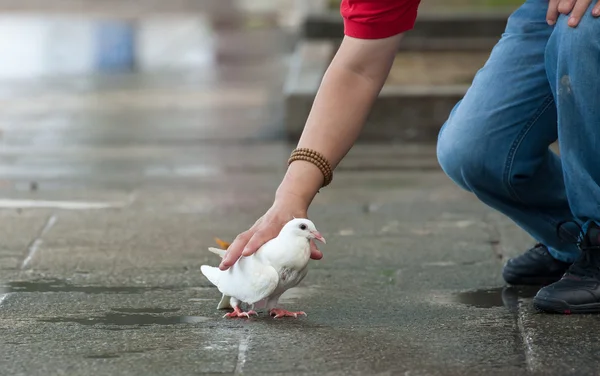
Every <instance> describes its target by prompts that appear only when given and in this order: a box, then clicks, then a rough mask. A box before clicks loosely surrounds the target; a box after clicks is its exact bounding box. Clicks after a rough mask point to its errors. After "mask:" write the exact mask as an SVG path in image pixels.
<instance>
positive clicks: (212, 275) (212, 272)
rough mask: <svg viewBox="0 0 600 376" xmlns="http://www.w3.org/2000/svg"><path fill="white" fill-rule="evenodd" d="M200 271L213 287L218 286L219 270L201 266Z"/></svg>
mask: <svg viewBox="0 0 600 376" xmlns="http://www.w3.org/2000/svg"><path fill="white" fill-rule="evenodd" d="M200 271H201V272H202V274H204V276H205V277H206V278H208V280H209V281H211V282H212V284H213V285H215V286H219V280H220V279H221V273H222V272H221V270H220V269H219V268H215V267H214V266H208V265H202V266H201V267H200Z"/></svg>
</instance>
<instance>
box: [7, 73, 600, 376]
mask: <svg viewBox="0 0 600 376" xmlns="http://www.w3.org/2000/svg"><path fill="white" fill-rule="evenodd" d="M220 72H221V73H222V74H218V75H213V76H211V75H210V74H208V73H206V76H205V78H206V81H203V80H198V81H195V83H194V84H191V83H190V81H189V77H186V76H181V77H179V78H177V77H175V76H167V77H163V78H162V79H161V78H158V77H155V78H154V79H151V78H149V77H146V78H145V79H146V80H149V81H152V82H154V83H155V86H151V85H150V86H146V87H141V88H137V89H136V90H131V86H130V85H133V84H132V81H135V80H131V77H130V79H129V80H128V79H124V80H122V81H121V82H120V83H115V82H113V83H112V84H111V85H108V87H106V88H105V89H104V90H103V94H102V96H101V97H102V98H104V99H102V100H104V101H106V102H103V103H104V104H110V103H111V101H113V100H116V99H115V97H116V98H119V96H120V95H121V94H120V93H122V92H127V93H128V97H129V100H128V101H127V102H125V103H122V104H121V106H120V107H119V113H120V114H123V116H125V115H127V114H132V115H131V116H130V117H126V118H122V119H127V121H125V120H121V121H122V122H118V123H117V124H115V122H114V120H115V118H114V117H111V114H113V111H115V109H114V108H113V107H111V106H109V105H106V106H104V105H98V106H95V107H93V108H91V107H90V105H89V103H87V102H86V101H82V100H81V97H82V95H83V96H90V97H92V98H98V96H96V95H98V94H95V93H96V90H98V91H102V90H101V89H89V91H87V92H86V93H84V94H82V93H81V92H79V91H78V90H77V89H76V88H73V87H72V86H69V84H68V83H64V84H56V86H52V85H49V86H48V87H47V88H45V89H44V87H43V85H42V86H41V87H35V85H34V86H33V87H30V89H27V87H28V85H25V84H23V85H19V86H18V87H16V89H18V90H16V94H15V95H14V96H11V95H10V90H8V89H7V90H6V92H5V100H6V101H7V102H10V101H13V102H12V103H15V101H17V99H16V98H18V96H19V95H22V98H26V97H27V96H28V91H27V90H31V91H30V92H29V93H30V94H32V95H31V98H33V99H31V100H30V104H31V106H30V111H31V112H27V107H26V106H22V107H21V108H20V109H19V112H17V111H16V108H17V107H15V106H12V107H11V106H2V107H0V117H2V119H3V121H2V123H1V124H2V125H1V127H2V135H3V139H2V147H1V148H0V199H1V200H0V204H1V205H0V229H1V230H0V365H1V367H0V375H66V374H69V375H87V374H93V375H115V374H119V375H164V374H170V375H189V374H256V375H262V374H281V375H294V374H319V375H321V374H326V375H327V374H331V375H370V374H378V375H397V374H400V375H481V374H489V375H506V374H510V375H528V374H540V375H564V374H578V375H580V374H594V371H595V369H597V367H598V359H597V356H596V353H597V348H596V347H595V346H596V345H595V343H596V341H595V337H594V336H593V335H592V334H593V333H594V332H595V330H596V329H597V325H598V324H597V318H596V317H595V316H578V317H568V316H547V315H539V314H535V313H534V312H532V310H531V304H530V300H529V299H530V298H531V296H532V293H535V292H531V291H522V292H521V291H518V290H512V289H504V288H503V283H502V280H501V277H500V271H501V265H502V262H503V260H504V259H506V257H508V256H510V255H513V254H517V253H520V252H521V251H522V250H523V249H524V248H525V247H527V246H528V245H530V244H531V243H532V241H531V239H530V238H529V237H527V236H526V235H524V234H523V233H522V232H521V231H520V230H518V229H517V228H516V227H515V226H514V224H512V223H510V221H508V220H507V219H506V218H504V217H502V216H500V215H498V214H497V213H494V212H493V211H491V210H490V209H488V208H486V207H485V206H484V205H482V204H481V203H479V202H477V201H476V200H475V198H474V197H473V196H472V195H470V194H468V193H466V192H463V191H461V190H459V189H458V188H457V187H456V186H455V185H454V184H453V183H452V182H451V181H450V180H449V179H448V178H446V177H445V176H444V175H443V174H442V173H441V171H440V170H439V168H438V167H437V162H436V159H435V155H434V150H435V148H434V147H432V146H431V145H415V144H413V145H403V144H395V145H358V146H357V147H356V148H355V149H353V150H352V151H351V152H350V153H349V155H348V157H347V159H345V160H344V162H343V163H342V164H341V165H340V168H339V170H337V171H336V174H335V178H334V182H333V184H332V185H331V186H330V187H328V188H327V189H324V190H322V192H321V193H319V194H318V195H317V197H316V199H315V202H314V204H313V206H312V207H311V210H310V213H309V214H310V218H311V219H313V220H314V221H315V223H316V225H317V226H318V228H319V229H320V230H321V231H322V232H323V234H324V236H325V237H326V238H327V240H328V243H327V244H326V245H323V246H322V249H323V252H324V254H325V257H324V258H323V260H320V261H311V264H310V271H309V274H308V276H307V278H306V279H305V281H303V283H302V284H301V286H299V287H297V288H296V289H293V290H291V291H289V292H288V293H286V295H284V299H283V300H282V303H283V304H284V306H285V307H287V308H290V309H298V310H300V309H301V310H305V311H306V312H307V313H308V316H307V317H301V318H299V319H297V320H296V319H290V320H287V319H286V320H275V319H272V318H270V317H267V316H266V315H264V313H261V315H260V316H259V317H258V318H252V319H250V320H245V319H244V320H229V319H224V318H223V317H222V315H223V312H222V311H217V310H216V304H217V302H218V299H219V294H218V292H217V290H216V289H215V288H214V287H213V286H211V285H210V284H209V283H208V281H207V280H206V279H205V278H204V277H203V276H202V275H201V274H200V272H199V270H198V269H199V266H200V265H201V264H203V263H211V264H216V263H217V262H218V260H217V259H216V257H215V255H213V254H211V253H209V252H208V251H207V250H206V248H207V247H208V246H212V245H213V244H214V239H213V238H214V237H220V238H222V239H224V240H230V239H231V238H233V237H234V236H235V235H236V234H237V233H239V232H240V231H242V230H244V229H246V228H247V227H248V226H249V225H251V224H252V222H253V221H254V220H255V219H256V218H257V217H258V216H259V215H260V214H262V213H263V212H264V210H265V209H266V208H267V207H268V206H269V205H270V202H271V199H272V193H273V191H274V189H275V187H276V186H277V183H278V181H279V179H280V177H281V175H282V174H283V171H284V168H285V160H286V157H287V155H288V153H289V151H290V149H291V148H292V147H293V146H292V145H290V144H286V143H285V142H283V141H281V140H276V137H275V136H273V135H276V134H281V127H282V121H281V118H278V116H280V115H278V114H280V112H278V111H280V109H281V107H282V103H281V96H280V95H279V94H278V93H277V90H275V89H274V88H276V87H280V90H281V86H282V85H281V83H282V78H283V75H284V73H283V72H285V70H283V69H281V70H274V69H273V65H270V64H268V63H267V62H259V63H258V64H257V65H253V64H252V63H248V64H237V65H235V66H233V67H229V68H227V67H221V70H220ZM223 72H227V74H224V73H223ZM277 72H279V73H277ZM213 73H214V72H213ZM140 79H142V78H140ZM108 81H110V80H109V79H107V82H108ZM159 82H160V85H158V84H157V83H159ZM105 84H106V85H107V83H106V82H105ZM184 85H189V86H191V87H192V88H193V89H192V88H190V89H189V92H188V94H189V95H190V96H191V97H193V98H194V100H192V99H189V102H187V104H186V106H188V108H187V110H186V111H187V112H186V114H187V115H188V116H189V117H192V118H196V119H198V121H197V123H195V125H193V123H192V121H191V120H190V119H189V118H188V116H183V115H182V114H179V113H178V112H177V111H173V110H170V109H168V108H165V107H161V106H160V101H155V102H152V103H153V104H154V105H155V106H156V107H157V108H152V107H153V105H150V104H146V105H145V106H143V107H139V105H138V103H142V102H144V101H147V100H148V98H149V97H151V98H168V97H169V96H170V95H173V92H174V91H176V90H175V88H177V87H181V86H184ZM278 85H279V86H278ZM5 87H7V86H5ZM50 87H53V89H52V90H49V88H50ZM265 87H270V88H271V89H269V90H266V91H261V90H265V89H264V88H265ZM225 88H228V89H227V90H225ZM202 90H204V91H206V92H209V91H211V92H212V93H213V95H208V94H207V95H202V96H195V95H194V94H193V93H197V92H198V91H202ZM237 90H239V91H237ZM35 92H37V93H44V96H42V97H41V98H40V97H35V96H34V95H33V93H35ZM252 92H256V93H259V94H256V95H255V96H254V97H251V98H247V96H248V95H249V93H252ZM19 93H20V94H19ZM236 93H238V94H239V93H241V94H239V95H235V94H236ZM260 93H262V94H260ZM220 95H224V98H222V97H220ZM57 97H59V98H63V99H62V101H58V102H55V103H58V104H56V105H54V106H49V105H48V104H47V102H46V101H47V100H48V99H46V98H57ZM185 99H186V96H185V95H183V94H181V95H175V97H174V98H171V100H172V101H173V103H176V102H177V101H178V100H182V101H185ZM216 102H217V103H221V104H222V106H213V105H214V104H215V103H216ZM65 103H70V105H69V106H66V105H65ZM44 106H45V107H44ZM223 106H226V107H227V108H228V111H223ZM40 108H44V111H41V110H40ZM38 111H39V112H38ZM252 114H257V115H256V116H255V117H253V116H252ZM48 117H50V118H53V119H60V121H58V120H57V121H48ZM154 117H156V119H155V118H154ZM8 119H10V121H9V120H8ZM82 119H84V120H85V121H83V120H82ZM161 119H162V121H161ZM266 119H271V120H270V121H269V120H266ZM277 119H279V120H277ZM214 130H218V132H217V133H216V134H211V132H212V131H214ZM32 183H35V184H32ZM17 200H18V201H17ZM41 202H43V203H45V204H44V206H43V207H35V205H39V204H40V203H41ZM59 203H62V204H61V205H63V206H62V208H59V207H57V205H59ZM65 203H68V204H69V205H73V203H79V204H86V203H87V204H88V205H90V204H91V203H119V205H113V206H110V207H107V208H99V209H92V208H88V209H85V208H79V209H68V207H69V206H68V205H66V204H65ZM53 205H54V206H53ZM65 205H66V206H65ZM32 206H34V207H32ZM65 207H67V208H65ZM52 218H54V219H52Z"/></svg>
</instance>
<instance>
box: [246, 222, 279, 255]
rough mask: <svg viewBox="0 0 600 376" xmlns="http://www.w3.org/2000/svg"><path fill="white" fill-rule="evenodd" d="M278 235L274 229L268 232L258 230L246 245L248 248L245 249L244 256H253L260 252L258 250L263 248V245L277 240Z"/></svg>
mask: <svg viewBox="0 0 600 376" xmlns="http://www.w3.org/2000/svg"><path fill="white" fill-rule="evenodd" d="M277 234H278V231H275V230H274V229H272V228H269V229H267V230H258V231H257V232H256V233H255V234H254V235H253V236H252V238H250V240H249V241H248V243H247V244H246V247H244V251H243V252H242V255H243V256H250V255H251V254H253V253H255V252H256V251H258V249H259V248H260V247H262V246H263V244H265V243H266V242H268V241H269V240H271V239H273V238H275V237H276V236H277Z"/></svg>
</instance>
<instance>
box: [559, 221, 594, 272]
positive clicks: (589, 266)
mask: <svg viewBox="0 0 600 376" xmlns="http://www.w3.org/2000/svg"><path fill="white" fill-rule="evenodd" d="M567 223H573V224H574V225H575V226H577V228H578V230H579V235H578V236H574V235H573V234H572V232H570V231H569V230H568V229H566V230H564V232H561V229H562V226H563V225H565V224H567ZM565 233H566V234H568V235H569V236H571V237H573V238H571V240H565V238H564V237H563V236H562V235H563V234H565ZM556 234H557V236H558V238H559V239H562V240H565V241H567V242H569V241H570V242H571V243H573V244H577V246H578V247H579V249H581V256H580V257H579V259H578V260H577V261H575V262H574V263H573V264H572V265H571V266H570V267H569V269H568V271H567V273H568V274H572V275H576V276H580V277H598V276H599V275H600V245H593V244H589V242H588V241H587V239H586V235H587V234H585V233H584V232H583V228H582V227H581V225H579V223H577V222H575V221H572V220H570V221H562V222H560V223H559V224H558V225H557V226H556ZM573 239H574V240H573Z"/></svg>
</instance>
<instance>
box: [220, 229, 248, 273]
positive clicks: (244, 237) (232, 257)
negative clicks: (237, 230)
mask: <svg viewBox="0 0 600 376" xmlns="http://www.w3.org/2000/svg"><path fill="white" fill-rule="evenodd" d="M251 237H252V233H251V232H250V230H248V231H246V232H243V233H241V234H239V235H238V236H237V237H236V238H235V240H234V241H233V243H231V245H230V246H229V248H227V253H226V254H225V257H223V260H222V261H221V264H220V265H219V269H221V270H227V269H229V268H230V267H231V266H232V265H233V264H235V262H236V261H237V260H238V259H239V258H240V256H242V250H243V249H244V247H245V246H246V244H247V243H248V240H249V239H250V238H251Z"/></svg>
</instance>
